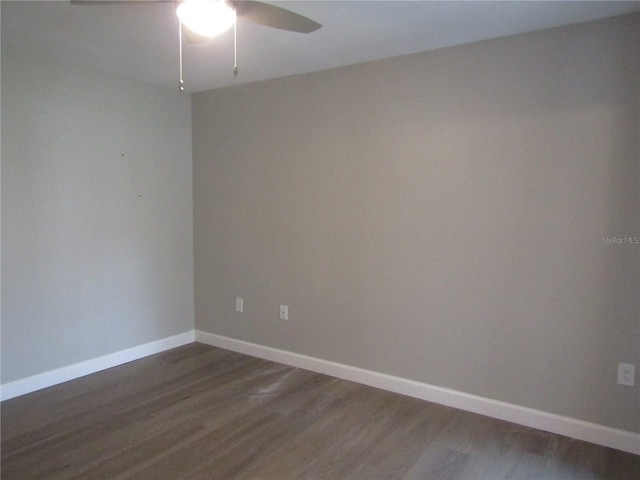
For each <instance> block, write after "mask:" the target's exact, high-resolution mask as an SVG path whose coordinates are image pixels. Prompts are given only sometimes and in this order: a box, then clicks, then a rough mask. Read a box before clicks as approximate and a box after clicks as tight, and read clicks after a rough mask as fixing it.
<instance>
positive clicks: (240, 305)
mask: <svg viewBox="0 0 640 480" xmlns="http://www.w3.org/2000/svg"><path fill="white" fill-rule="evenodd" d="M243 311H244V300H243V299H242V298H240V297H236V312H243Z"/></svg>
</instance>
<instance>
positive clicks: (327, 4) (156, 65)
mask: <svg viewBox="0 0 640 480" xmlns="http://www.w3.org/2000/svg"><path fill="white" fill-rule="evenodd" d="M268 3H273V4H275V5H278V6H281V7H284V8H287V9H289V10H293V11H295V12H296V13H299V14H302V15H304V16H307V17H309V18H311V19H313V20H315V21H317V22H319V23H321V24H322V25H323V27H322V28H321V29H320V30H318V31H316V32H313V33H311V34H307V35H305V34H299V33H291V32H286V31H282V30H276V29H273V28H267V27H264V26H260V25H255V24H252V23H249V22H244V21H239V22H238V67H239V71H240V73H239V76H238V78H234V77H233V73H232V69H233V31H232V30H230V31H228V32H225V33H224V34H222V35H221V36H219V37H216V38H215V39H214V41H213V42H212V43H211V44H210V45H206V46H202V45H201V46H194V45H185V50H184V80H185V84H186V89H187V91H190V92H196V91H202V90H208V89H212V88H219V87H224V86H228V85H235V84H240V83H248V82H254V81H258V80H264V79H269V78H276V77H284V76H288V75H294V74H299V73H306V72H311V71H317V70H323V69H327V68H333V67H338V66H344V65H349V64H354V63H360V62H366V61H370V60H377V59H381V58H387V57H392V56H397V55H404V54H409V53H415V52H421V51H426V50H431V49H435V48H441V47H445V46H451V45H459V44H463V43H469V42H475V41H478V40H485V39H489V38H496V37H501V36H505V35H511V34H515V33H521V32H527V31H533V30H540V29H544V28H550V27H555V26H560V25H567V24H571V23H578V22H583V21H588V20H594V19H597V18H603V17H608V16H614V15H621V14H625V13H628V12H632V11H640V1H626V2H615V1H586V2H583V1H495V2H494V1H466V2H458V1H346V0H343V1H275V2H268ZM1 18H2V45H3V46H5V45H12V44H15V45H17V46H20V47H24V48H25V49H27V50H35V51H37V52H40V53H44V54H46V55H52V56H56V57H60V58H62V59H67V60H70V61H72V62H77V63H80V64H84V65H88V66H91V67H95V68H98V69H102V70H107V71H110V72H114V73H117V74H121V75H125V76H128V77H133V78H137V79H140V80H144V81H147V82H150V83H153V84H156V85H162V86H167V87H173V88H177V84H178V65H179V62H178V21H177V17H176V16H175V6H174V5H173V4H171V3H153V4H148V5H146V4H142V5H140V4H132V5H91V6H79V5H71V4H70V3H69V2H68V1H65V0H58V1H46V2H41V1H24V0H23V1H7V0H2V12H1Z"/></svg>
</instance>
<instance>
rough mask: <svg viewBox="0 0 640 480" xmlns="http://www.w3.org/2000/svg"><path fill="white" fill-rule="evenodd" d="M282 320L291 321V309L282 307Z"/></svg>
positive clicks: (285, 306)
mask: <svg viewBox="0 0 640 480" xmlns="http://www.w3.org/2000/svg"><path fill="white" fill-rule="evenodd" d="M280 320H289V307H288V306H287V305H280Z"/></svg>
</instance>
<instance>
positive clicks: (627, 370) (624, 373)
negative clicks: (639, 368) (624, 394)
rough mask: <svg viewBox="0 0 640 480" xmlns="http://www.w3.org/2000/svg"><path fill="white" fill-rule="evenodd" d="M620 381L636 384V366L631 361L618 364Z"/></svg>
mask: <svg viewBox="0 0 640 480" xmlns="http://www.w3.org/2000/svg"><path fill="white" fill-rule="evenodd" d="M618 383H619V384H620V385H626V386H628V387H633V386H634V385H635V384H636V366H635V365H632V364H630V363H619V364H618Z"/></svg>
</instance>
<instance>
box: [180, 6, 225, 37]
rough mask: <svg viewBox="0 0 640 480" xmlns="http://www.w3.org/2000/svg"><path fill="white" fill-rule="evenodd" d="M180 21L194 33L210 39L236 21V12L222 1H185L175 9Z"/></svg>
mask: <svg viewBox="0 0 640 480" xmlns="http://www.w3.org/2000/svg"><path fill="white" fill-rule="evenodd" d="M176 14H177V15H178V18H179V19H180V21H181V22H182V23H183V24H184V26H185V27H187V28H188V29H189V30H191V31H192V32H194V33H197V34H198V35H203V36H205V37H212V36H214V35H218V34H219V33H222V32H224V31H225V30H227V29H228V28H229V27H231V25H233V23H234V22H235V21H236V12H235V10H234V9H233V8H231V7H230V6H229V5H227V3H226V2H225V1H223V0H185V1H184V2H182V3H181V4H180V5H178V8H177V9H176Z"/></svg>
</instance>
